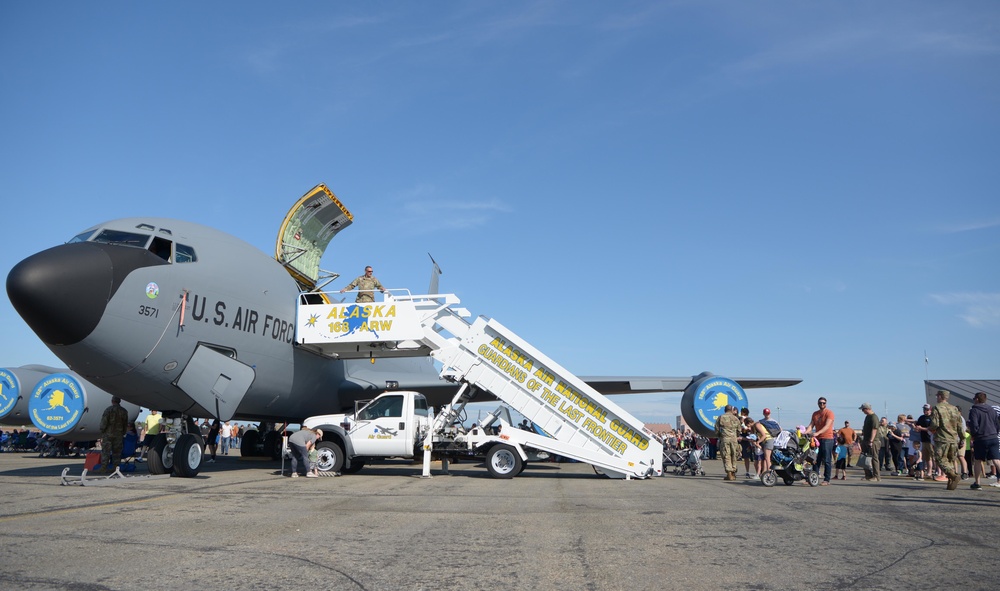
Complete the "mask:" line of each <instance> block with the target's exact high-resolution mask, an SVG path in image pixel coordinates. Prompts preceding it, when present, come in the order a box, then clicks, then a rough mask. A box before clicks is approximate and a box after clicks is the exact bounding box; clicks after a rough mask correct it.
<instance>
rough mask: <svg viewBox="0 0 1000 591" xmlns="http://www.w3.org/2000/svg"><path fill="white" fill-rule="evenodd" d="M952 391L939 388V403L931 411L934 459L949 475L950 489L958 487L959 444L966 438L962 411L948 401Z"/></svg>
mask: <svg viewBox="0 0 1000 591" xmlns="http://www.w3.org/2000/svg"><path fill="white" fill-rule="evenodd" d="M949 396H951V392H949V391H947V390H938V392H937V404H935V405H934V409H933V410H932V411H931V425H930V431H931V432H932V433H934V461H935V462H936V463H937V465H938V467H939V468H941V470H943V471H944V473H945V474H947V475H948V490H955V489H956V488H958V483H959V481H960V480H961V479H962V476H961V475H960V474H959V473H958V472H957V471H956V470H955V460H957V459H958V445H959V442H960V441H963V440H964V439H965V429H963V428H962V413H961V412H959V410H958V407H956V406H954V405H953V404H950V403H949V402H948V397H949Z"/></svg>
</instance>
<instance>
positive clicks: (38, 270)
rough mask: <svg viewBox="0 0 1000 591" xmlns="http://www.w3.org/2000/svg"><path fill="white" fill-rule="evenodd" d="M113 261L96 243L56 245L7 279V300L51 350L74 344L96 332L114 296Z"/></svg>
mask: <svg viewBox="0 0 1000 591" xmlns="http://www.w3.org/2000/svg"><path fill="white" fill-rule="evenodd" d="M113 282H114V266H113V264H112V260H111V257H109V256H108V253H107V252H105V251H104V250H103V249H101V248H100V247H98V246H97V245H94V244H89V243H76V244H64V245H62V246H56V247H55V248H50V249H48V250H43V251H42V252H40V253H38V254H35V255H32V256H30V257H28V258H26V259H24V260H23V261H21V262H20V263H18V264H17V265H15V266H14V268H13V269H11V271H10V274H8V275H7V296H8V297H9V298H10V301H11V303H12V304H13V305H14V309H15V310H17V313H18V314H20V315H21V317H22V318H24V321H25V322H27V323H28V326H30V327H31V330H33V331H35V334H37V335H38V336H39V338H41V339H42V341H44V342H45V343H46V344H48V345H72V344H75V343H78V342H80V341H82V340H83V339H85V338H86V337H87V335H89V334H90V333H91V332H93V330H94V328H96V327H97V324H98V322H100V321H101V316H103V315H104V310H105V308H106V307H107V304H108V299H109V298H110V297H111V294H112V293H113V289H114V287H113Z"/></svg>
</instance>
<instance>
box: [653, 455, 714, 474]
mask: <svg viewBox="0 0 1000 591" xmlns="http://www.w3.org/2000/svg"><path fill="white" fill-rule="evenodd" d="M665 455H666V454H665ZM669 455H670V456H671V458H672V460H671V462H670V465H672V466H673V467H674V474H677V475H678V476H684V475H685V474H686V473H688V472H690V473H691V476H698V475H701V476H704V475H705V470H704V469H702V466H701V451H700V450H697V449H677V450H672V451H671V452H670V453H669ZM663 463H664V470H663V471H664V472H666V471H667V470H666V464H667V460H666V459H664V462H663Z"/></svg>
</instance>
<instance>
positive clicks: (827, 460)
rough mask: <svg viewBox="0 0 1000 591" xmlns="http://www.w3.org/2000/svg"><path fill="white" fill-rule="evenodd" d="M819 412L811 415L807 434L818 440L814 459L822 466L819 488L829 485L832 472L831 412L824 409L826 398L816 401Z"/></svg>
mask: <svg viewBox="0 0 1000 591" xmlns="http://www.w3.org/2000/svg"><path fill="white" fill-rule="evenodd" d="M816 404H817V406H819V410H817V411H816V412H814V413H813V414H812V421H810V423H809V432H810V433H811V434H813V435H814V436H815V437H816V439H818V440H819V455H818V457H817V458H816V464H817V466H818V465H819V464H823V482H822V483H820V485H821V486H829V485H830V476H831V473H832V472H833V447H834V445H833V444H834V440H833V411H832V410H830V409H828V408H827V407H826V398H820V399H819V400H817V401H816Z"/></svg>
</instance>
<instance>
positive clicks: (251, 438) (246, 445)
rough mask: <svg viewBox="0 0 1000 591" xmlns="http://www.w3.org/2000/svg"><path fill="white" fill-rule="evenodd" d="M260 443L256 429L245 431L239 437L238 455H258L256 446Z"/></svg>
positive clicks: (247, 456) (248, 456)
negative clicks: (241, 436)
mask: <svg viewBox="0 0 1000 591" xmlns="http://www.w3.org/2000/svg"><path fill="white" fill-rule="evenodd" d="M258 445H260V433H259V432H258V431H247V432H246V433H244V434H243V438H242V439H240V456H241V457H244V458H252V457H254V456H258V455H260V450H258V449H257V446H258Z"/></svg>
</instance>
